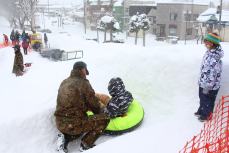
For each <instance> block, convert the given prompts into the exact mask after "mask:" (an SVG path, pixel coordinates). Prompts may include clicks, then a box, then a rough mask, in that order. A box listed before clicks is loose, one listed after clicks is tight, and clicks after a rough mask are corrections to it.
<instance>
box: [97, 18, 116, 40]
mask: <svg viewBox="0 0 229 153" xmlns="http://www.w3.org/2000/svg"><path fill="white" fill-rule="evenodd" d="M97 28H98V29H100V30H102V31H104V33H105V34H104V41H106V32H107V31H108V30H109V31H110V40H111V41H112V33H113V32H116V31H118V30H120V26H119V23H118V21H117V20H116V19H115V18H114V17H113V16H109V15H105V16H103V17H102V18H101V19H100V20H99V22H98V26H97Z"/></svg>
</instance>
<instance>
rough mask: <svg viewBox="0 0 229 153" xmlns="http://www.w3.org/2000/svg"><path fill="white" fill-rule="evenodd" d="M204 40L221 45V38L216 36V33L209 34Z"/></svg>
mask: <svg viewBox="0 0 229 153" xmlns="http://www.w3.org/2000/svg"><path fill="white" fill-rule="evenodd" d="M204 40H207V41H210V42H212V43H213V44H217V45H218V44H219V43H220V41H221V38H220V37H219V36H218V35H217V34H216V33H208V34H207V35H206V36H205V37H204Z"/></svg>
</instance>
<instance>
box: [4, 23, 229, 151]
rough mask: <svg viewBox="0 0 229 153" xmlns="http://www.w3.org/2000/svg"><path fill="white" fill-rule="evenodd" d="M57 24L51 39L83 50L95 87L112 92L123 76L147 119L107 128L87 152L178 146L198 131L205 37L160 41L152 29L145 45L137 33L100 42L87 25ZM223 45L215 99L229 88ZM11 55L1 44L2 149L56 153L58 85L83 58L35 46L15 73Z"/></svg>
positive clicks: (74, 146)
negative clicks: (123, 128) (58, 56)
mask: <svg viewBox="0 0 229 153" xmlns="http://www.w3.org/2000/svg"><path fill="white" fill-rule="evenodd" d="M0 26H1V25H0ZM53 29H54V30H53V33H52V34H49V35H48V37H49V40H50V43H51V46H58V48H62V49H64V48H67V49H69V48H71V49H74V48H75V49H82V50H83V51H84V58H83V59H81V60H83V61H85V62H86V63H87V64H88V69H89V71H90V75H89V77H88V79H89V80H90V82H91V84H92V86H93V87H94V89H95V91H97V92H103V93H108V92H107V84H108V82H109V80H110V79H111V78H112V77H114V76H119V77H121V78H122V79H123V80H124V83H125V85H126V88H127V90H129V91H130V92H132V94H133V96H134V98H136V99H137V100H138V101H139V102H141V104H142V105H143V107H144V109H145V119H144V122H143V124H142V126H141V127H139V128H138V129H137V130H135V131H134V132H131V133H127V134H125V135H122V136H118V137H109V136H102V137H101V138H100V139H99V140H98V141H97V142H96V143H97V146H96V147H94V148H93V149H91V150H88V151H87V152H93V153H105V152H109V153H117V152H119V153H124V152H125V153H126V152H131V153H139V152H145V153H152V152H155V153H177V152H178V151H179V149H181V148H182V147H183V145H184V144H185V143H186V141H187V140H189V139H190V138H191V137H192V136H193V135H194V134H197V133H198V132H199V131H200V129H201V127H202V125H203V124H202V123H200V122H198V121H197V119H196V118H195V117H194V115H193V113H194V112H195V111H196V109H197V107H198V101H199V99H198V85H197V80H198V77H199V69H200V62H201V60H202V56H203V54H204V51H205V47H204V46H203V45H196V44H195V42H188V45H183V43H182V42H180V43H179V44H177V45H171V44H167V43H161V42H160V43H158V42H155V41H154V40H153V39H152V36H148V38H147V39H146V40H147V47H141V46H135V45H133V44H134V40H133V39H132V38H128V40H126V43H125V44H109V43H107V44H103V43H99V44H98V43H96V42H94V41H86V40H85V39H84V38H85V37H84V35H83V29H82V28H75V29H74V28H72V27H67V26H66V27H65V28H64V29H62V28H61V29H56V28H53ZM8 31H10V29H8ZM61 31H65V32H66V33H64V34H63V33H60V32H61ZM222 47H223V49H224V50H225V57H224V58H223V61H224V71H223V80H222V87H221V89H220V92H219V95H218V99H219V97H220V96H221V95H225V94H229V80H228V78H229V57H228V56H229V55H228V54H227V50H229V44H228V43H222ZM13 58H14V52H13V49H12V48H5V49H1V50H0V67H1V68H0V105H1V107H0V116H1V118H0V144H1V145H0V151H1V152H4V153H54V152H56V151H55V139H56V134H57V130H56V128H55V122H54V117H53V112H54V110H55V105H56V95H57V90H58V87H59V84H60V83H61V81H62V80H63V79H65V78H66V77H68V76H69V74H70V71H71V69H72V66H73V64H74V63H75V62H76V61H78V60H70V61H62V62H53V61H49V60H48V59H44V58H42V57H41V56H40V55H39V54H38V53H37V52H32V53H29V55H27V56H24V58H25V62H32V67H31V68H30V69H29V70H28V71H27V73H26V74H25V75H24V76H22V77H15V76H14V75H13V74H12V73H11V71H12V65H13ZM78 146H79V141H74V142H72V143H71V144H70V146H69V152H70V153H76V152H79V150H78V149H79V148H78Z"/></svg>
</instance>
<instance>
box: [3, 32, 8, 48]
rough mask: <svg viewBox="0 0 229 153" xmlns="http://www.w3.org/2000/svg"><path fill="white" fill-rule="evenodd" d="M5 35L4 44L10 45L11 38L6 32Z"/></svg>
mask: <svg viewBox="0 0 229 153" xmlns="http://www.w3.org/2000/svg"><path fill="white" fill-rule="evenodd" d="M3 37H4V45H5V46H8V45H9V38H8V36H7V35H6V34H3Z"/></svg>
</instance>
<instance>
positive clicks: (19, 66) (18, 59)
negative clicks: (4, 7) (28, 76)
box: [13, 51, 24, 76]
mask: <svg viewBox="0 0 229 153" xmlns="http://www.w3.org/2000/svg"><path fill="white" fill-rule="evenodd" d="M23 70H24V64H23V56H22V53H21V52H20V51H17V52H15V57H14V65H13V73H15V74H16V75H17V76H18V75H22V74H23Z"/></svg>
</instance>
